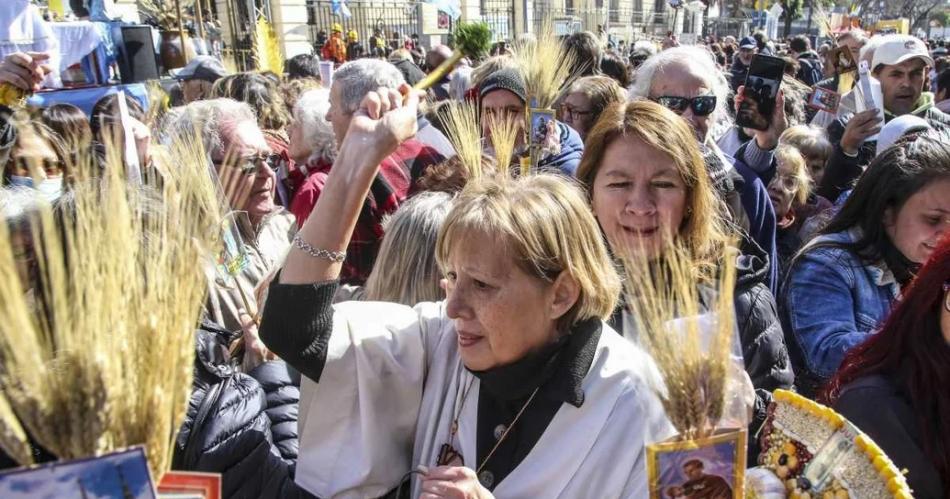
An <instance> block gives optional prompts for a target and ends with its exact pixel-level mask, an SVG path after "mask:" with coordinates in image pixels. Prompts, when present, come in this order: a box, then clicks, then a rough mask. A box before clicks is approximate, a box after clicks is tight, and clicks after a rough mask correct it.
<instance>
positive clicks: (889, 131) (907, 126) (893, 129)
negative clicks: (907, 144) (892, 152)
mask: <svg viewBox="0 0 950 499" xmlns="http://www.w3.org/2000/svg"><path fill="white" fill-rule="evenodd" d="M930 128H931V126H930V123H927V120H925V119H923V118H920V117H918V116H914V115H913V114H904V115H901V116H898V117H896V118H894V119H892V120H891V121H888V122H887V124H886V125H884V127H883V128H881V133H880V134H878V136H877V146H876V147H877V150H876V153H875V154H876V155H877V154H881V153H882V152H884V150H885V149H887V148H888V147H891V146H892V145H894V143H895V142H897V141H898V140H900V138H901V137H903V136H904V135H907V134H909V133H914V132H923V131H925V130H929V129H930Z"/></svg>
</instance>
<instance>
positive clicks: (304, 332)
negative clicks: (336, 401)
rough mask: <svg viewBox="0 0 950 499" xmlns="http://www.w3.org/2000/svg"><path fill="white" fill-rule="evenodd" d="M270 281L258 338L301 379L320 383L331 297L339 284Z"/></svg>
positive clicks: (330, 328) (331, 309)
mask: <svg viewBox="0 0 950 499" xmlns="http://www.w3.org/2000/svg"><path fill="white" fill-rule="evenodd" d="M279 281H280V274H278V275H277V278H275V279H274V281H273V283H271V286H270V292H269V293H268V295H267V302H266V303H265V305H264V314H263V317H262V319H261V326H260V330H259V333H260V337H261V340H262V341H263V342H264V344H265V345H267V348H269V349H270V350H271V351H272V352H274V353H276V354H277V355H278V356H279V357H280V358H281V359H283V360H284V361H285V362H286V363H287V364H289V365H290V366H292V367H293V368H294V369H296V370H297V371H299V372H300V374H303V375H304V376H306V377H308V378H310V379H312V380H314V381H320V374H321V373H323V366H324V364H326V361H327V344H328V343H329V341H330V333H331V332H332V331H333V295H334V294H335V293H336V291H337V288H338V287H339V286H340V283H339V281H329V282H323V283H317V284H281V283H280V282H279Z"/></svg>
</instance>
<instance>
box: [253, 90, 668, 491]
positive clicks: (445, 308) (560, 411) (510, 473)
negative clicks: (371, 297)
mask: <svg viewBox="0 0 950 499" xmlns="http://www.w3.org/2000/svg"><path fill="white" fill-rule="evenodd" d="M418 102H419V94H418V93H413V92H411V90H410V89H409V87H408V86H407V85H403V86H402V87H401V88H400V91H399V92H396V91H390V92H387V93H376V92H371V93H370V94H369V95H368V96H367V97H366V98H365V99H364V101H363V103H362V104H361V106H360V108H359V110H357V111H356V113H355V114H354V117H353V120H352V122H351V123H350V126H349V129H348V131H347V133H346V138H345V139H344V141H343V143H342V144H341V146H340V151H339V155H338V157H337V162H336V165H335V167H334V168H333V169H332V170H331V171H330V177H329V179H328V180H327V186H326V190H325V191H324V192H323V194H322V195H321V196H320V198H319V200H318V201H317V206H316V208H315V209H314V211H313V213H312V214H311V216H310V218H309V219H308V220H307V222H306V223H305V224H304V226H303V228H302V229H301V232H300V234H299V237H297V238H295V240H294V245H293V248H292V249H291V251H290V253H289V255H288V256H287V260H286V263H285V265H284V267H283V269H282V270H281V272H280V274H279V276H278V277H277V278H276V279H275V280H274V284H272V286H271V289H270V296H269V299H268V300H267V304H266V307H265V309H264V316H263V320H262V324H261V338H262V339H263V340H264V342H265V343H266V344H267V346H268V347H269V348H270V349H271V350H273V351H274V352H275V353H277V354H278V355H279V356H280V357H281V358H282V359H285V360H286V361H287V362H288V363H290V364H291V365H293V366H294V367H296V368H298V369H299V370H300V372H301V373H302V374H303V375H304V376H305V377H306V379H305V380H304V382H303V386H302V390H303V396H302V399H303V400H307V403H306V404H305V406H304V407H303V408H302V417H301V420H302V426H301V445H300V454H299V459H298V461H297V476H296V480H297V483H298V484H300V485H301V486H303V487H304V488H306V489H307V490H308V491H309V492H311V493H313V494H314V495H316V496H318V497H336V496H342V495H346V496H352V497H379V496H382V495H384V494H387V493H388V492H391V491H395V492H396V493H397V494H398V493H399V491H398V490H396V489H400V488H401V487H400V486H401V484H402V483H403V482H404V481H406V480H410V481H411V483H410V484H409V487H411V489H412V491H411V496H412V497H422V498H425V499H432V498H438V497H473V498H490V497H494V495H498V496H499V497H624V498H640V497H645V496H646V495H648V492H647V489H648V487H647V476H646V469H645V458H646V456H645V451H644V445H645V444H646V443H647V442H651V441H656V440H660V439H663V438H665V437H668V436H669V435H670V434H671V433H672V429H671V428H670V426H669V422H668V421H667V420H666V417H665V415H664V413H663V409H662V407H661V404H660V403H659V400H658V399H657V398H656V396H655V394H654V393H653V391H652V390H651V386H652V383H656V382H659V380H658V379H657V374H656V373H657V371H656V367H655V366H654V365H653V363H652V361H651V360H650V358H649V357H648V356H646V355H645V354H644V353H643V352H642V351H641V350H639V349H638V348H637V347H635V346H634V345H632V344H630V343H628V342H625V341H623V339H622V338H620V337H619V336H618V335H616V334H614V333H613V332H612V331H611V330H610V328H609V327H608V326H606V325H605V324H604V323H603V319H604V318H606V317H608V316H609V315H610V313H611V312H612V311H613V309H614V307H615V306H616V302H617V296H618V294H619V291H620V280H619V278H618V276H617V274H616V271H615V270H614V267H613V265H612V263H611V261H610V259H609V256H608V254H607V250H606V248H605V247H604V244H603V240H602V237H601V235H600V234H599V232H598V230H597V225H596V222H595V221H594V218H593V216H591V213H590V210H589V209H588V207H587V203H586V202H585V200H584V197H583V195H582V193H581V192H580V191H579V190H578V189H577V188H576V187H575V186H574V185H573V184H572V183H571V182H570V180H568V179H564V178H561V177H558V176H550V175H529V176H524V177H521V178H519V179H517V180H511V179H507V178H502V179H498V180H495V181H493V180H489V179H484V180H479V181H475V182H471V183H469V185H467V186H466V188H465V190H464V191H463V192H462V193H461V194H460V195H459V197H458V198H457V199H456V201H455V205H454V206H453V207H452V209H451V211H450V212H449V214H448V217H447V219H446V220H445V222H444V223H443V225H442V227H441V229H440V230H439V237H438V242H437V245H436V259H437V261H438V263H439V266H440V268H441V270H442V273H443V275H444V276H445V290H446V296H447V299H446V301H444V302H441V303H421V304H419V305H416V307H415V308H409V307H407V306H405V305H399V304H393V303H383V302H346V303H340V304H337V305H335V306H331V300H332V297H333V294H334V292H335V291H336V288H337V285H338V284H337V282H338V277H339V273H340V263H341V261H342V260H343V259H344V258H345V254H344V253H342V251H344V250H345V248H346V247H347V244H348V240H349V238H350V235H351V232H352V230H353V227H354V225H355V223H356V220H357V218H358V216H359V212H360V210H361V208H362V206H363V202H364V199H365V197H366V194H367V192H368V191H369V188H370V185H371V183H372V182H373V179H374V178H375V177H376V171H377V170H378V168H379V164H380V161H381V160H382V159H383V158H385V157H386V156H388V155H389V154H391V153H392V151H393V150H395V149H396V148H397V147H398V146H399V144H400V143H401V142H403V141H405V140H407V139H408V138H409V137H411V136H412V135H413V134H414V133H415V129H416V123H417V122H416V113H417V111H418ZM387 271H389V272H401V271H403V269H387ZM564 449H583V452H564Z"/></svg>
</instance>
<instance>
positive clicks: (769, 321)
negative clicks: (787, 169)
mask: <svg viewBox="0 0 950 499" xmlns="http://www.w3.org/2000/svg"><path fill="white" fill-rule="evenodd" d="M587 147H588V150H587V153H586V154H585V155H584V160H583V161H582V162H581V166H580V169H579V170H578V179H580V180H581V182H583V183H584V185H585V186H586V187H587V192H588V195H589V196H590V200H591V207H592V208H593V211H594V215H595V216H596V218H597V221H598V222H599V223H600V228H601V229H602V230H603V233H604V235H605V236H606V239H607V241H608V243H609V244H610V249H611V250H612V251H613V253H614V255H616V256H617V257H619V258H620V259H621V260H625V261H628V262H636V261H640V260H643V259H645V260H649V261H655V260H658V259H661V258H663V256H664V253H665V252H666V251H668V247H669V246H668V244H669V243H673V244H677V245H682V246H683V247H684V248H685V249H686V251H687V253H688V255H689V257H690V258H691V260H692V262H693V266H694V267H695V269H696V277H697V281H698V283H699V286H700V290H701V295H702V294H704V293H706V291H709V290H711V289H712V288H711V285H713V284H715V277H716V275H717V273H718V269H719V267H720V262H721V260H722V257H723V254H724V249H725V248H726V247H727V246H728V245H729V244H731V243H730V240H731V238H732V237H734V235H733V234H731V233H730V229H729V227H728V226H727V223H726V222H725V217H724V216H723V208H722V203H721V201H719V199H717V196H716V193H715V191H714V189H713V187H712V184H711V182H710V181H709V178H708V176H707V175H706V172H705V169H704V164H703V160H702V156H701V155H700V152H699V147H698V145H697V143H696V140H695V139H694V138H693V137H692V133H691V130H690V128H689V126H688V125H687V124H686V122H684V121H683V120H681V119H679V118H677V116H676V115H675V114H674V113H672V112H670V111H669V110H667V109H665V108H664V107H662V106H660V105H657V104H655V103H652V102H644V101H634V102H629V103H624V104H618V105H614V106H611V107H610V108H608V109H607V111H605V112H604V114H603V116H602V117H601V119H600V121H598V122H597V125H595V126H594V129H593V130H592V131H591V133H590V135H589V136H588V139H587ZM736 271H737V277H736V288H735V292H734V300H735V311H736V324H737V327H738V328H739V340H740V343H741V347H742V354H743V357H744V359H745V367H746V371H747V372H748V374H749V377H750V378H751V379H752V383H753V385H754V386H755V388H756V389H757V401H756V407H755V418H754V421H753V426H752V427H751V428H750V434H755V433H756V432H757V431H758V429H759V426H760V425H761V423H762V422H763V421H764V420H765V415H766V408H767V406H768V401H769V400H770V398H771V396H770V393H769V392H771V391H772V390H774V389H776V388H789V387H791V386H792V381H793V375H792V371H791V368H790V366H789V361H788V353H787V351H786V348H785V343H784V340H783V335H782V329H781V327H780V325H779V319H778V312H777V310H776V306H775V298H774V297H773V296H772V293H771V292H770V291H769V288H768V286H766V284H765V283H766V278H767V273H768V262H767V261H766V260H765V255H764V254H763V253H762V251H761V250H759V252H758V253H755V254H744V255H740V256H739V257H738V260H737V262H736ZM658 287H659V288H662V286H658ZM706 303H707V304H708V303H709V302H708V301H706ZM631 319H632V317H629V315H628V314H626V313H623V314H616V315H615V316H614V318H613V321H612V322H613V323H614V324H615V325H616V327H617V328H618V330H619V331H620V332H621V333H622V334H623V335H624V336H625V337H627V338H630V339H631V340H635V339H636V337H637V336H638V335H637V331H636V330H635V329H636V328H635V324H634V321H633V320H631ZM754 440H755V439H750V442H752V443H753V444H754ZM753 450H754V449H753ZM752 457H754V455H753V456H752Z"/></svg>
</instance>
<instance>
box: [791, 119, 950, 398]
mask: <svg viewBox="0 0 950 499" xmlns="http://www.w3.org/2000/svg"><path fill="white" fill-rule="evenodd" d="M948 229H950V132H946V131H942V132H937V131H930V132H927V133H923V134H921V135H919V136H916V137H910V138H906V139H903V140H902V141H899V142H898V143H897V144H895V146H893V147H891V148H888V149H887V150H886V151H885V152H884V153H883V154H881V155H880V156H878V157H877V158H875V159H874V161H872V162H871V164H870V165H869V166H868V169H867V170H866V171H865V172H864V173H863V174H862V176H861V178H860V180H858V183H857V184H856V185H855V186H854V190H853V192H852V193H851V195H850V196H849V197H848V200H847V201H846V202H845V204H844V206H842V207H841V210H840V211H839V212H838V213H837V214H836V215H835V217H834V218H833V219H832V220H831V221H830V222H829V223H828V225H827V226H826V227H825V228H824V229H822V230H821V232H820V233H819V236H818V237H816V238H815V239H812V240H811V241H810V242H809V243H808V244H806V245H805V247H804V248H803V249H802V250H801V251H800V252H799V254H798V255H797V256H796V257H795V259H794V260H793V261H792V263H791V264H790V266H789V271H788V277H787V278H786V280H785V283H784V285H783V287H782V296H781V304H782V309H781V317H782V321H783V326H784V327H783V329H784V330H785V334H786V342H787V343H788V348H789V353H790V354H791V358H792V362H793V365H794V367H795V375H796V379H797V381H796V385H797V387H798V389H799V391H800V392H801V393H803V394H805V395H807V396H813V395H814V394H815V393H816V391H817V390H818V389H819V388H820V387H821V386H822V385H823V384H824V383H825V382H827V381H828V379H829V378H831V376H833V375H834V374H835V372H836V371H837V370H838V368H839V367H841V361H842V359H843V358H844V356H845V354H846V353H847V352H848V350H850V349H852V348H854V347H855V346H857V345H860V344H861V343H863V342H864V341H866V340H867V339H868V338H870V337H871V336H872V335H873V334H874V333H875V331H877V330H878V328H880V327H881V324H882V323H883V322H884V319H885V318H886V317H887V314H888V312H889V311H890V308H891V304H892V303H893V302H894V300H895V299H896V298H897V297H898V296H899V295H900V293H901V289H902V288H903V287H905V286H907V285H908V284H909V283H910V282H911V280H912V279H913V277H914V274H915V273H916V271H917V267H918V266H919V265H920V264H922V263H924V262H925V261H927V259H928V258H929V257H930V255H931V254H932V253H933V251H934V249H935V248H936V247H937V243H938V241H940V239H941V237H942V235H943V234H944V233H945V232H946V231H947V230H948Z"/></svg>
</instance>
